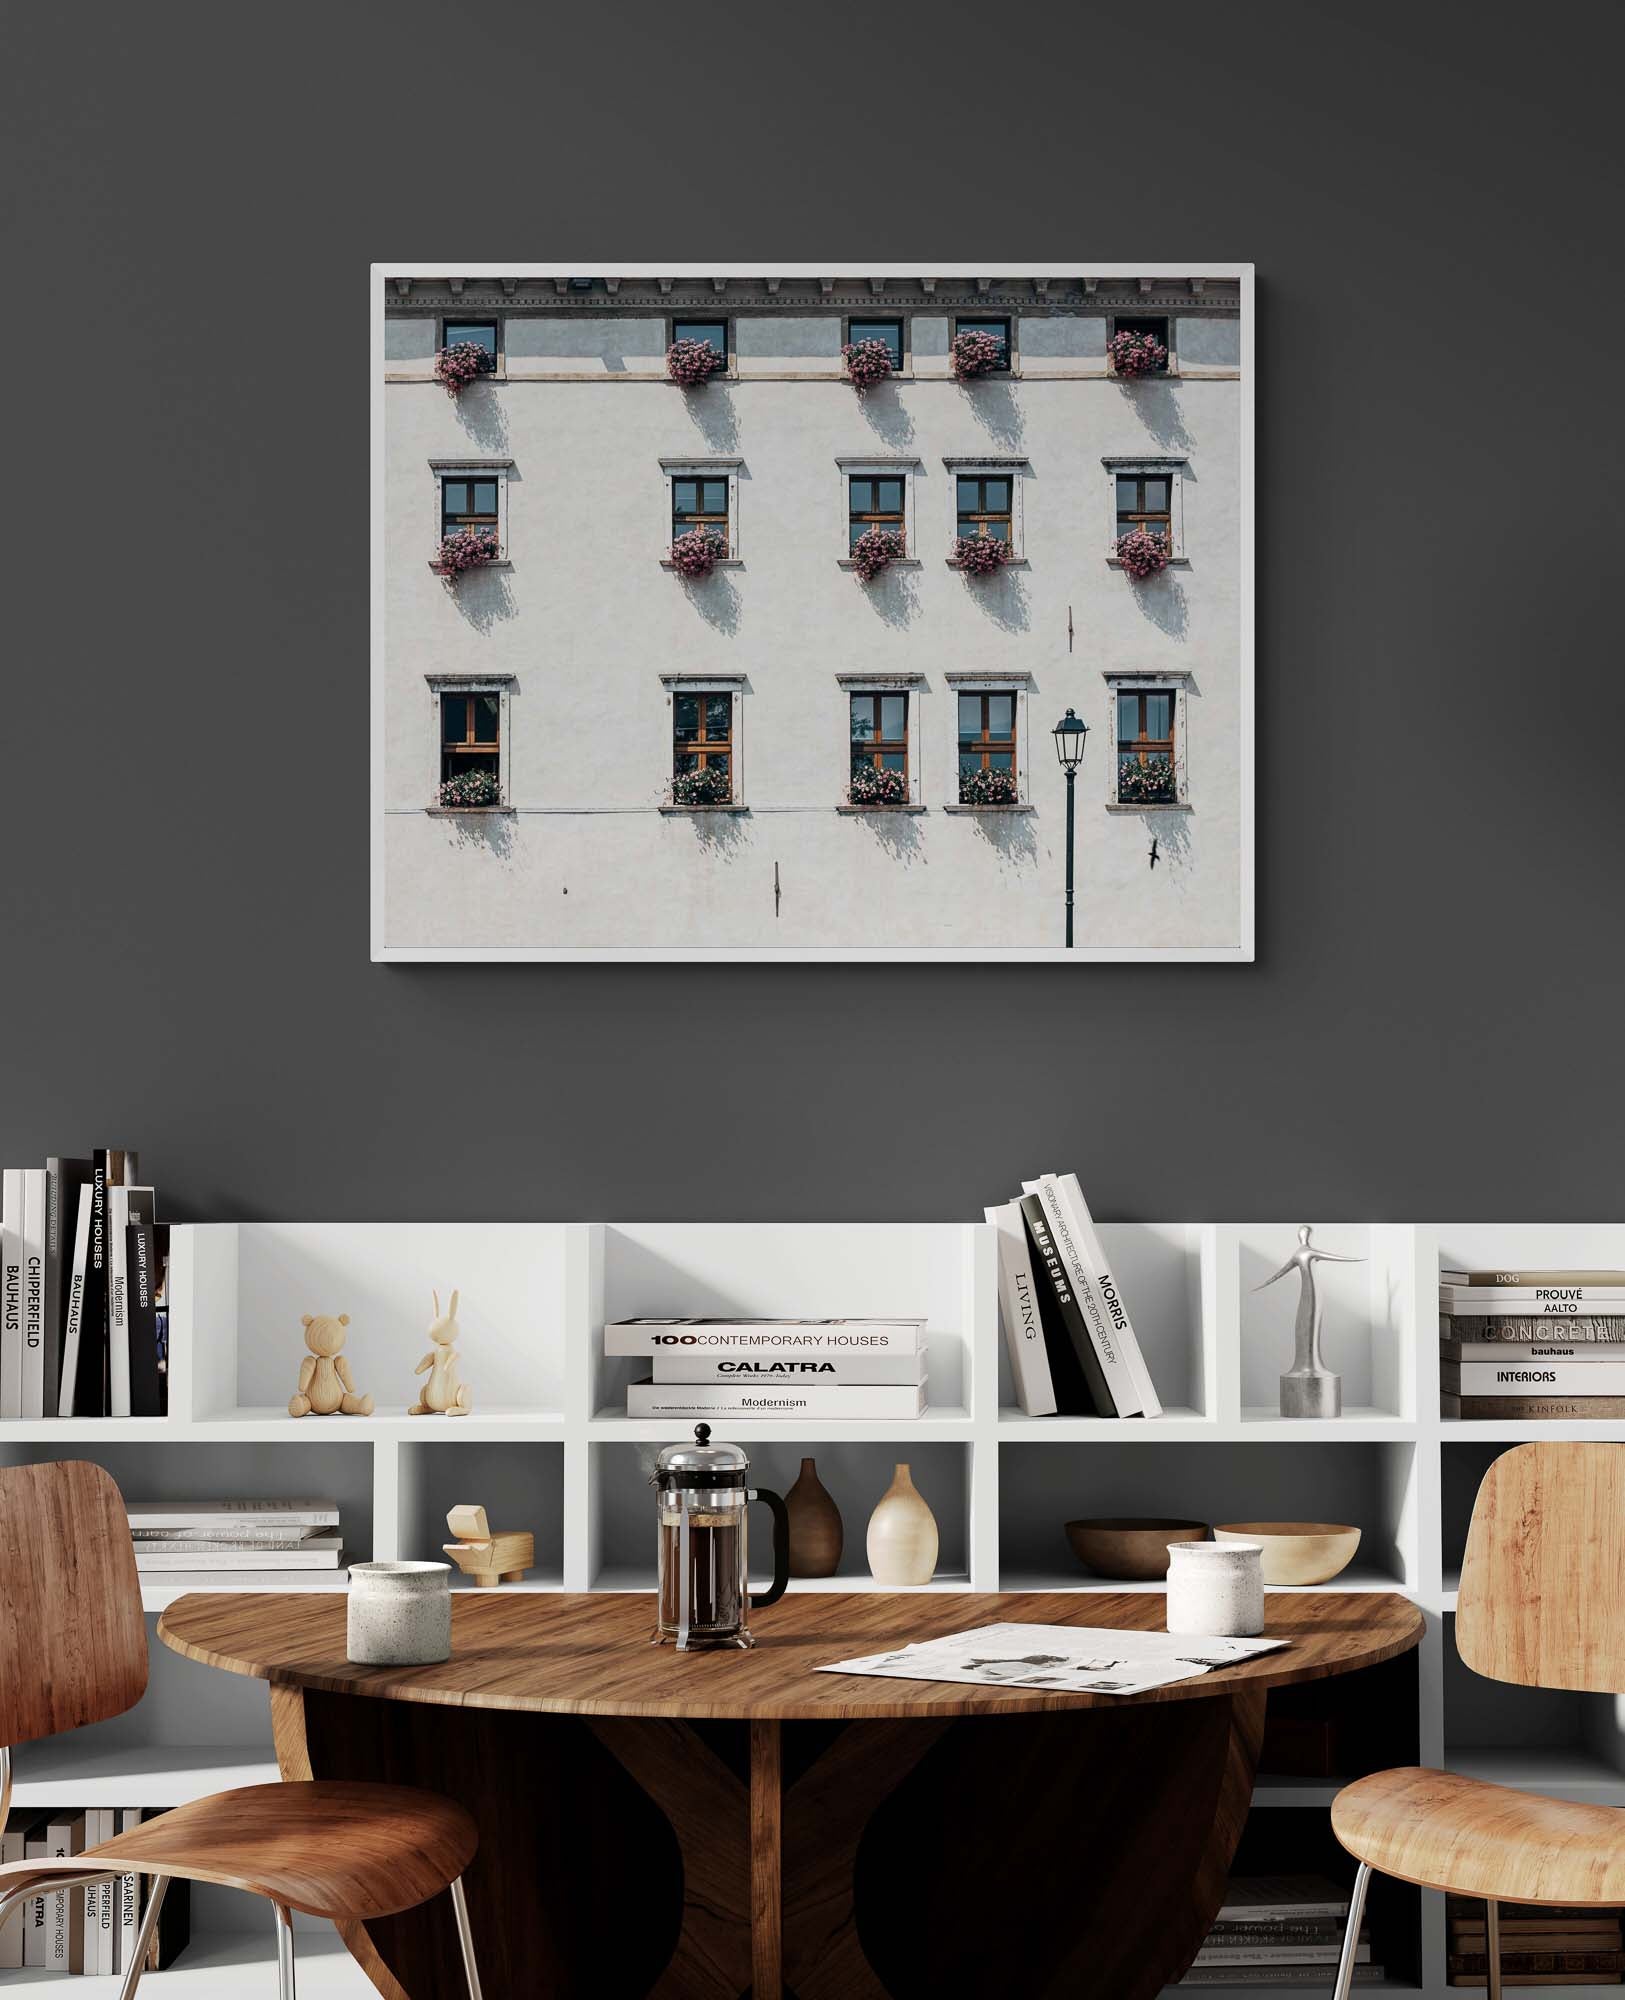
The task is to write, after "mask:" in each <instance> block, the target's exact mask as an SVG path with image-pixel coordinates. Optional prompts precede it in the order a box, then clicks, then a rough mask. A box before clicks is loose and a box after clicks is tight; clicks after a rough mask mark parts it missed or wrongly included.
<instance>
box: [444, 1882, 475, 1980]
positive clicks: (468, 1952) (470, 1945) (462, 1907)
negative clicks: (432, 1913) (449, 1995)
mask: <svg viewBox="0 0 1625 2000" xmlns="http://www.w3.org/2000/svg"><path fill="white" fill-rule="evenodd" d="M451 1907H452V1909H453V1910H454V1911H455V1912H456V1914H457V1942H458V1943H459V1944H460V1945H461V1946H462V1948H463V1973H464V1976H465V1977H466V1978H467V1980H468V2000H482V1995H481V1993H480V1969H479V1967H478V1966H477V1965H476V1964H475V1963H474V1932H473V1930H472V1929H471V1928H470V1926H469V1921H468V1898H467V1897H466V1896H465V1895H464V1894H463V1878H462V1876H461V1875H459V1876H458V1877H457V1879H456V1881H455V1882H453V1883H452V1885H451Z"/></svg>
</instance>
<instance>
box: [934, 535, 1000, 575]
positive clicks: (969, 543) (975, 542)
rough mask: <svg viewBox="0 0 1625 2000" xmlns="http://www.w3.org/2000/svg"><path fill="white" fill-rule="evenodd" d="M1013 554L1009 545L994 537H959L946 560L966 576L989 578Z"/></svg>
mask: <svg viewBox="0 0 1625 2000" xmlns="http://www.w3.org/2000/svg"><path fill="white" fill-rule="evenodd" d="M1013 554H1014V551H1013V550H1012V549H1011V547H1010V544H1009V543H1008V542H1001V541H1000V540H999V539H998V537H997V536H996V535H960V536H959V537H957V539H956V540H955V542H954V546H953V551H952V553H951V554H950V555H949V557H948V560H949V562H951V563H952V564H953V566H954V568H955V569H957V570H962V571H963V572H964V573H965V575H966V576H991V575H992V574H993V573H994V571H995V570H1000V569H1003V567H1004V566H1005V564H1006V563H1007V562H1009V561H1010V560H1011V558H1012V556H1013Z"/></svg>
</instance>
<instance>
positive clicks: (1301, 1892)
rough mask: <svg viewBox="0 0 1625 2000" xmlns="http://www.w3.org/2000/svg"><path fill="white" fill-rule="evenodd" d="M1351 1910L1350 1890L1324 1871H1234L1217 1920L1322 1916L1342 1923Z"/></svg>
mask: <svg viewBox="0 0 1625 2000" xmlns="http://www.w3.org/2000/svg"><path fill="white" fill-rule="evenodd" d="M1348 1914H1349V1897H1348V1891H1347V1890H1346V1889H1340V1888H1339V1887H1338V1885H1337V1884H1336V1883H1335V1882H1331V1881H1328V1880H1327V1878H1326V1877H1325V1876H1324V1875H1233V1876H1231V1878H1230V1881H1229V1882H1228V1884H1227V1885H1226V1887H1225V1892H1224V1901H1223V1902H1222V1903H1221V1904H1220V1905H1219V1914H1218V1916H1217V1917H1215V1918H1214V1922H1215V1923H1221V1924H1222V1923H1252V1924H1260V1923H1276V1922H1282V1923H1307V1922H1308V1921H1309V1920H1310V1919H1311V1918H1320V1919H1324V1920H1327V1921H1329V1922H1331V1923H1335V1924H1337V1925H1339V1926H1341V1925H1343V1924H1345V1923H1346V1922H1347V1921H1348Z"/></svg>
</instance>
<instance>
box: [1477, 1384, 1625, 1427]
mask: <svg viewBox="0 0 1625 2000" xmlns="http://www.w3.org/2000/svg"><path fill="white" fill-rule="evenodd" d="M1439 1415H1440V1416H1441V1417H1452V1418H1458V1419H1460V1420H1462V1421H1463V1422H1472V1421H1482V1420H1483V1419H1485V1418H1487V1417H1494V1418H1497V1419H1500V1420H1503V1421H1514V1420H1515V1421H1517V1422H1520V1423H1524V1422H1528V1423H1536V1422H1546V1421H1551V1422H1558V1423H1561V1422H1563V1421H1564V1420H1565V1419H1570V1418H1573V1419H1581V1418H1583V1419H1585V1420H1586V1421H1588V1422H1590V1421H1592V1420H1594V1419H1596V1418H1603V1419H1605V1420H1608V1421H1612V1420H1613V1419H1614V1418H1616V1417H1625V1396H1462V1395H1458V1394H1457V1393H1456V1392H1455V1391H1454V1390H1450V1389H1441V1390H1440V1391H1439Z"/></svg>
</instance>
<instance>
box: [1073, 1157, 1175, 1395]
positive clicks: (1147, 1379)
mask: <svg viewBox="0 0 1625 2000" xmlns="http://www.w3.org/2000/svg"><path fill="white" fill-rule="evenodd" d="M1056 1184H1057V1186H1058V1187H1059V1188H1060V1191H1061V1201H1062V1205H1063V1206H1064V1207H1065V1209H1066V1212H1067V1215H1068V1217H1069V1219H1070V1221H1071V1223H1072V1226H1073V1229H1074V1230H1075V1232H1076V1234H1077V1239H1078V1245H1079V1248H1080V1249H1081V1250H1082V1252H1083V1256H1084V1261H1085V1262H1086V1263H1087V1265H1088V1266H1089V1270H1090V1274H1091V1276H1092V1277H1093V1279H1094V1283H1095V1290H1096V1292H1097V1293H1098V1294H1099V1297H1100V1303H1101V1306H1102V1309H1103V1310H1104V1312H1105V1314H1106V1317H1107V1319H1108V1320H1110V1321H1111V1322H1112V1326H1113V1330H1114V1331H1115V1333H1116V1335H1117V1339H1118V1342H1119V1344H1120V1345H1121V1347H1122V1349H1123V1353H1124V1356H1125V1358H1126V1359H1127V1362H1128V1371H1129V1375H1130V1376H1131V1378H1132V1379H1133V1383H1134V1393H1135V1396H1136V1398H1137V1399H1138V1401H1139V1405H1140V1414H1141V1416H1142V1417H1160V1416H1161V1415H1162V1399H1161V1397H1160V1396H1158V1394H1157V1387H1156V1384H1155V1383H1154V1382H1153V1381H1152V1379H1151V1370H1150V1369H1149V1368H1148V1367H1147V1366H1146V1360H1145V1353H1144V1351H1143V1349H1142V1348H1141V1346H1140V1340H1139V1336H1138V1334H1136V1333H1135V1331H1134V1323H1133V1321H1132V1320H1131V1319H1130V1318H1129V1315H1128V1307H1127V1306H1126V1305H1124V1303H1123V1297H1122V1293H1121V1292H1120V1291H1119V1290H1118V1287H1117V1283H1116V1280H1115V1279H1114V1278H1113V1277H1112V1273H1111V1262H1110V1259H1109V1258H1108V1257H1107V1255H1106V1246H1105V1245H1104V1244H1103V1243H1102V1242H1101V1240H1100V1231H1099V1230H1098V1229H1096V1227H1095V1219H1094V1217H1093V1216H1092V1215H1091V1214H1090V1212H1089V1204H1088V1202H1087V1201H1085V1200H1084V1196H1083V1185H1082V1183H1081V1182H1080V1181H1079V1179H1078V1177H1077V1175H1076V1174H1059V1175H1057V1176H1056Z"/></svg>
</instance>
